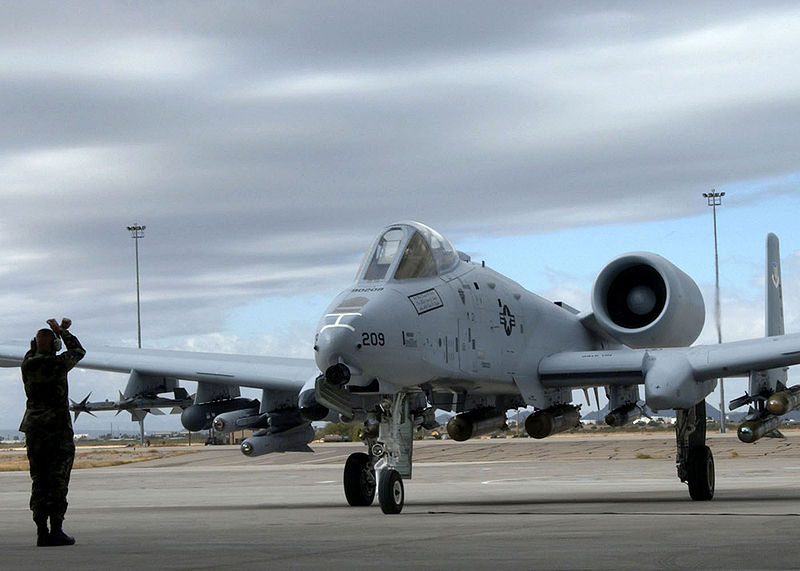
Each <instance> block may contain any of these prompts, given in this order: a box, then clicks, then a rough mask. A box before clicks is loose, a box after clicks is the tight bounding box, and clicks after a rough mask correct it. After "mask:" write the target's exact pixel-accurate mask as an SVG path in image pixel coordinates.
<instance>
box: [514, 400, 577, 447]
mask: <svg viewBox="0 0 800 571" xmlns="http://www.w3.org/2000/svg"><path fill="white" fill-rule="evenodd" d="M580 422H581V415H580V413H579V412H578V407H576V406H571V405H557V406H554V407H551V408H548V409H545V410H537V411H536V412H534V413H533V414H532V415H530V416H529V417H528V418H526V419H525V431H526V432H527V433H528V434H529V435H530V436H531V437H533V438H540V439H541V438H546V437H548V436H550V435H553V434H557V433H559V432H564V431H565V430H569V429H570V428H575V427H576V426H578V425H579V424H580Z"/></svg>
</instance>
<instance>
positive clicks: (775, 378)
mask: <svg viewBox="0 0 800 571" xmlns="http://www.w3.org/2000/svg"><path fill="white" fill-rule="evenodd" d="M764 291H765V299H764V305H765V316H764V317H765V319H764V325H765V327H764V329H765V334H766V336H767V337H771V336H773V335H783V334H784V328H783V283H782V282H781V256H780V245H779V242H778V237H777V236H776V235H775V234H772V233H770V234H767V266H766V280H765V284H764ZM787 370H788V369H787V368H785V367H784V368H781V369H769V370H766V371H753V372H751V373H750V394H751V395H770V394H773V393H775V392H776V391H779V390H783V388H784V387H785V386H786V380H787Z"/></svg>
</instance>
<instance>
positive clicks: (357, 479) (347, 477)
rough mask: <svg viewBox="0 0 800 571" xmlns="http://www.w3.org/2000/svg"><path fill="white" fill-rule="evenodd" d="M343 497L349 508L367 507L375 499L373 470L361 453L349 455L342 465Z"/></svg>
mask: <svg viewBox="0 0 800 571" xmlns="http://www.w3.org/2000/svg"><path fill="white" fill-rule="evenodd" d="M343 483H344V496H345V497H346V498H347V503H348V504H350V505H351V506H369V505H372V502H373V500H374V499H375V468H373V466H372V463H371V462H370V459H369V456H368V455H367V454H364V453H363V452H355V453H354V454H351V455H350V456H349V457H348V458H347V461H346V462H345V463H344V478H343Z"/></svg>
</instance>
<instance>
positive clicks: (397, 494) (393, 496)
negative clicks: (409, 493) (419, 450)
mask: <svg viewBox="0 0 800 571" xmlns="http://www.w3.org/2000/svg"><path fill="white" fill-rule="evenodd" d="M378 501H379V502H380V504H381V511H383V513H385V514H399V513H400V512H401V511H402V510H403V502H404V501H405V490H404V489H403V478H402V477H401V476H400V473H399V472H398V471H397V470H391V469H389V470H385V471H384V472H383V473H382V474H381V478H380V483H379V484H378Z"/></svg>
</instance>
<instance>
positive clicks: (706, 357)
mask: <svg viewBox="0 0 800 571" xmlns="http://www.w3.org/2000/svg"><path fill="white" fill-rule="evenodd" d="M667 356H668V357H669V359H670V360H671V361H674V360H676V358H677V359H680V358H683V359H685V360H686V362H688V364H689V366H690V367H691V371H692V376H693V377H694V380H695V381H705V380H709V379H716V378H719V377H737V376H747V375H748V374H749V373H750V371H757V370H765V369H775V368H778V367H788V366H790V365H796V364H798V363H800V334H792V335H779V336H775V337H763V338H759V339H748V340H746V341H733V342H730V343H722V344H719V345H697V346H695V347H677V348H665V349H618V350H610V351H573V352H563V353H555V354H554V355H551V356H549V357H545V358H544V359H542V360H541V361H540V363H539V375H540V379H541V381H542V383H543V384H544V385H545V386H551V387H558V386H561V387H569V386H592V385H608V384H612V385H613V384H642V383H644V380H645V376H646V374H647V372H648V370H650V369H651V368H652V367H653V366H654V365H655V364H656V363H658V361H659V360H660V359H661V358H662V357H667Z"/></svg>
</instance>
